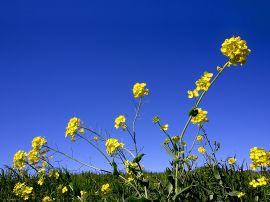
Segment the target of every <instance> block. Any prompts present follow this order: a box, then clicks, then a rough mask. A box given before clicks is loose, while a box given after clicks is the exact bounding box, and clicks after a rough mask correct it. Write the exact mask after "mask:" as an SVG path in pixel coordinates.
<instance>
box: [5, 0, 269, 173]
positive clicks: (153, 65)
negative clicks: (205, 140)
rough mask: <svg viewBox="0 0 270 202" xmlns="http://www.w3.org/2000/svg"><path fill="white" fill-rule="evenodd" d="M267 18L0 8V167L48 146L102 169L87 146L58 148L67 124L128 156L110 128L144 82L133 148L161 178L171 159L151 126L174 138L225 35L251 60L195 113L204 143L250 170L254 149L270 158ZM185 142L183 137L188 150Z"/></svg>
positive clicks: (204, 11) (163, 4) (169, 6)
mask: <svg viewBox="0 0 270 202" xmlns="http://www.w3.org/2000/svg"><path fill="white" fill-rule="evenodd" d="M269 8H270V5H269V3H267V1H260V3H258V2H255V1H218V2H213V1H152V0H147V1H133V0H130V1H103V0H99V1H96V0H94V1H62V0H58V1H50V0H49V1H31V0H29V1H1V3H0V25H1V31H0V69H1V73H0V92H1V99H0V111H1V116H0V123H1V137H2V139H1V143H0V154H1V155H0V166H3V165H4V164H7V165H11V162H12V157H13V154H14V153H15V152H16V151H17V150H19V149H23V150H26V151H27V150H29V149H30V144H31V140H32V138H33V137H35V136H45V137H46V138H47V139H48V141H49V144H50V145H53V146H55V145H58V147H59V149H61V150H63V151H66V152H68V153H73V155H74V156H77V157H78V158H79V159H81V160H84V161H85V162H88V163H93V164H95V165H97V166H100V167H103V166H105V167H106V164H105V163H104V160H103V159H102V158H101V156H99V155H98V154H97V153H96V152H95V151H94V150H93V149H92V148H91V147H89V146H88V145H87V144H85V143H83V142H81V141H79V142H76V143H75V144H74V143H70V141H69V140H68V139H66V138H65V137H64V132H65V127H66V124H67V122H68V120H69V118H71V117H72V116H77V117H80V118H81V119H82V120H83V121H84V123H85V124H86V125H88V126H91V127H92V128H95V129H102V130H103V131H105V130H106V131H107V132H108V133H109V134H110V135H111V136H113V137H117V138H118V139H120V140H121V141H124V142H126V144H127V145H129V141H128V140H127V139H128V135H127V134H125V133H121V132H119V131H116V130H115V129H114V128H113V125H114V123H113V122H114V119H115V117H116V116H117V115H119V114H125V115H126V116H127V120H128V121H131V119H132V117H133V114H134V103H135V100H134V99H133V97H132V91H131V89H132V86H133V84H134V83H136V82H146V83H147V86H148V88H149V89H150V92H151V93H150V95H149V96H148V97H146V98H145V99H144V106H143V109H142V114H141V117H140V119H139V121H138V123H137V126H138V128H137V131H138V137H137V138H138V144H139V145H141V146H143V151H144V153H146V156H145V157H144V161H143V163H144V165H145V167H146V169H147V170H152V171H162V170H164V169H165V168H166V166H167V165H168V161H169V160H170V158H169V156H168V155H167V154H166V153H165V151H163V149H162V147H161V143H162V141H163V139H164V138H165V137H164V135H163V134H162V133H161V132H160V130H159V129H158V128H157V127H156V126H155V125H153V124H152V123H151V119H152V117H153V116H154V115H160V116H161V119H162V121H164V123H168V124H169V126H170V129H169V132H170V133H171V134H172V135H176V134H179V133H180V131H181V129H182V128H183V126H184V123H185V121H186V119H187V111H188V110H189V109H190V107H191V106H192V104H193V102H192V101H191V100H189V99H187V94H186V91H187V90H189V89H192V88H194V82H195V80H196V79H198V78H199V77H200V76H201V74H202V73H203V72H204V71H211V72H215V70H216V66H217V65H222V64H224V62H226V58H225V57H224V56H223V55H222V54H221V53H220V46H221V43H222V42H223V40H224V39H225V38H228V37H231V36H232V35H235V36H238V35H240V36H241V37H242V38H243V39H245V40H246V41H247V43H248V46H249V48H250V49H251V51H252V52H251V54H250V56H249V57H248V61H247V64H246V65H245V66H243V67H232V68H230V69H228V70H227V71H226V72H225V73H224V74H223V75H222V77H221V78H220V80H218V82H217V83H216V85H215V86H213V88H211V89H210V91H209V92H208V93H207V95H206V97H205V99H204V101H203V102H202V105H201V107H202V108H204V109H206V110H208V112H209V115H208V117H209V119H210V122H209V123H208V124H207V125H206V129H207V131H208V136H209V138H210V139H211V140H217V141H219V142H221V150H220V151H219V154H218V156H219V158H222V159H226V158H227V157H229V156H233V155H235V154H236V155H237V158H238V161H242V160H244V159H246V160H248V156H249V149H250V148H251V147H253V146H258V147H265V148H266V149H270V148H269V144H268V140H269V130H268V124H269V113H270V109H269V107H267V106H268V103H269V101H270V97H269V96H270V95H269V93H268V92H269V84H268V83H269V81H268V80H269V73H270V70H269V65H268V64H269V62H270V61H269V60H270V59H269V48H270V40H269V35H270V26H269V23H270V14H269V12H268V11H269ZM192 137H194V133H193V130H192V127H191V130H189V131H188V133H187V138H186V140H187V142H189V141H190V140H191V138H192ZM55 160H57V161H58V160H59V161H61V162H60V164H61V165H62V166H67V167H68V168H70V169H78V168H80V166H79V165H78V164H75V163H72V162H70V161H67V160H66V159H65V158H63V157H61V156H57V157H56V158H55Z"/></svg>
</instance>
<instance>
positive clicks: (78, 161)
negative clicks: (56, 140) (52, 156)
mask: <svg viewBox="0 0 270 202" xmlns="http://www.w3.org/2000/svg"><path fill="white" fill-rule="evenodd" d="M45 147H47V148H48V149H50V150H52V151H54V152H56V153H59V154H62V155H63V156H65V157H67V158H69V159H71V160H73V161H76V162H77V163H79V164H81V165H83V166H86V167H88V168H91V169H94V170H98V171H102V172H106V173H111V172H110V171H107V170H103V169H100V168H97V167H94V166H91V165H89V164H86V163H83V162H82V161H80V160H78V159H75V158H73V157H72V156H69V155H67V154H65V153H64V152H61V151H59V150H56V149H53V148H51V147H49V146H45Z"/></svg>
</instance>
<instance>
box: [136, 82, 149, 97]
mask: <svg viewBox="0 0 270 202" xmlns="http://www.w3.org/2000/svg"><path fill="white" fill-rule="evenodd" d="M145 86H146V83H135V84H134V86H133V95H134V97H135V98H140V97H141V98H142V97H144V96H146V95H148V94H149V90H148V89H147V88H145Z"/></svg>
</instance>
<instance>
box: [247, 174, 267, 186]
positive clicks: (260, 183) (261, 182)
mask: <svg viewBox="0 0 270 202" xmlns="http://www.w3.org/2000/svg"><path fill="white" fill-rule="evenodd" d="M268 181H269V180H268V179H267V178H266V177H264V176H262V177H260V178H257V179H253V180H252V181H251V182H250V183H249V185H250V186H252V187H253V188H256V187H259V186H265V185H267V183H268Z"/></svg>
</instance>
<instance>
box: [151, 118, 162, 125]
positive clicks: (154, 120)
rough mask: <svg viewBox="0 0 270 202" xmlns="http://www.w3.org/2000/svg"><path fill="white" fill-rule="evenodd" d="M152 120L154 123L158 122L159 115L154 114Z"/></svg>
mask: <svg viewBox="0 0 270 202" xmlns="http://www.w3.org/2000/svg"><path fill="white" fill-rule="evenodd" d="M152 121H153V123H154V124H156V123H158V122H159V121H160V118H159V116H154V117H153V120H152Z"/></svg>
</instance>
